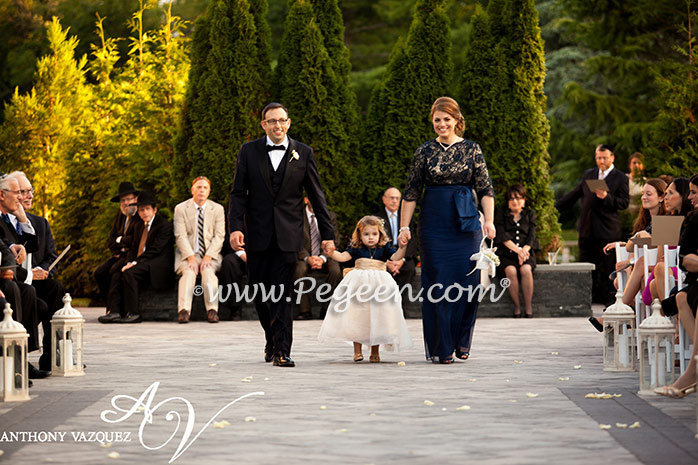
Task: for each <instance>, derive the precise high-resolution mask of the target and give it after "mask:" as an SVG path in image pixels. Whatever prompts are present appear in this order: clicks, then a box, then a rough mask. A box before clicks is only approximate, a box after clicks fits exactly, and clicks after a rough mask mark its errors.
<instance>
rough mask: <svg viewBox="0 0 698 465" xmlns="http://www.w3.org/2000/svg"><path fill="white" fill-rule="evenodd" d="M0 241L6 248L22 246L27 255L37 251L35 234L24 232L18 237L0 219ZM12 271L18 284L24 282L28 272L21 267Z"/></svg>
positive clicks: (10, 227) (12, 229) (14, 230)
mask: <svg viewBox="0 0 698 465" xmlns="http://www.w3.org/2000/svg"><path fill="white" fill-rule="evenodd" d="M34 232H35V233H36V230H34ZM0 239H2V240H3V241H4V242H5V244H7V245H8V246H10V245H12V244H21V245H23V246H24V249H25V250H26V252H27V253H28V254H30V253H31V254H33V253H35V252H36V251H37V249H38V240H37V237H36V234H27V233H26V232H24V233H23V234H22V235H21V236H20V235H19V234H17V230H16V229H15V228H14V227H13V226H12V225H11V224H7V223H5V222H4V221H3V220H2V219H0ZM33 266H34V265H33V264H32V267H33ZM14 271H15V279H16V280H17V281H18V282H24V280H25V279H27V274H28V272H27V270H25V269H24V268H22V267H21V266H18V267H17V268H15V269H14Z"/></svg>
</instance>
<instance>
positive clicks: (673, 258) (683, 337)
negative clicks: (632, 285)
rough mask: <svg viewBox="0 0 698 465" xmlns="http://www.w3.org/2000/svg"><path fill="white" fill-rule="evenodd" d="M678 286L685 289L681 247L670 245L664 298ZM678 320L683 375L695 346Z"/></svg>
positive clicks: (665, 251) (665, 250)
mask: <svg viewBox="0 0 698 465" xmlns="http://www.w3.org/2000/svg"><path fill="white" fill-rule="evenodd" d="M671 268H676V270H677V272H676V278H674V274H673V273H672V272H671ZM674 285H675V286H676V289H677V290H680V289H681V288H682V287H683V271H681V269H680V268H679V247H676V248H674V249H670V248H669V246H668V245H665V246H664V298H665V299H667V298H668V297H669V294H670V292H671V289H672V288H673V287H674ZM676 319H677V320H678V322H679V343H678V344H676V346H675V352H676V353H677V354H678V357H677V358H678V359H679V363H680V365H679V366H680V367H681V373H683V372H684V371H686V366H688V362H689V361H690V360H691V353H692V351H693V345H692V344H691V339H690V337H689V336H688V332H687V331H686V328H684V327H683V325H682V324H681V320H680V319H679V316H678V315H676Z"/></svg>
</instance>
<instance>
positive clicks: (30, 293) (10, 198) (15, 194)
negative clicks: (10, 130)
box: [0, 174, 50, 378]
mask: <svg viewBox="0 0 698 465" xmlns="http://www.w3.org/2000/svg"><path fill="white" fill-rule="evenodd" d="M23 197H24V195H23V193H22V190H21V189H20V188H19V181H18V180H17V178H16V177H14V176H10V175H7V174H1V175H0V215H1V216H2V219H0V239H2V241H3V242H4V243H5V244H6V245H7V246H8V248H9V249H10V251H11V252H12V254H13V255H14V262H15V264H17V265H22V264H23V263H24V262H25V260H26V259H27V253H34V252H36V250H37V237H36V231H35V230H34V227H33V226H32V224H31V223H30V222H29V219H28V218H27V214H26V213H25V212H24V207H23V206H22V199H23ZM12 274H13V278H12V279H14V282H15V284H16V286H17V287H18V289H19V292H20V301H21V309H20V308H19V307H20V306H19V305H17V310H18V312H17V315H21V317H20V316H18V318H17V321H19V322H21V323H22V325H23V326H24V328H25V329H26V330H27V333H29V340H28V342H27V348H28V351H29V352H33V351H35V350H38V349H39V331H38V329H39V328H38V324H39V315H44V314H45V313H46V312H47V311H48V309H47V305H46V303H45V302H44V301H42V300H41V299H39V298H38V297H37V295H36V289H35V288H34V287H32V286H31V285H29V284H26V283H25V281H26V280H27V277H28V271H27V270H26V269H24V268H23V267H21V266H18V267H17V268H14V270H13V273H12ZM3 292H4V291H3ZM49 374H50V373H49V372H48V371H44V370H39V369H37V368H35V367H34V366H33V365H32V364H29V377H30V378H45V377H46V376H48V375H49Z"/></svg>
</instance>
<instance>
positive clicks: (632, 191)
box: [628, 152, 645, 215]
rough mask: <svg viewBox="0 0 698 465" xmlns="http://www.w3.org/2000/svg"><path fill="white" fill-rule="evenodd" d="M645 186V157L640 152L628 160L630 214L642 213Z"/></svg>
mask: <svg viewBox="0 0 698 465" xmlns="http://www.w3.org/2000/svg"><path fill="white" fill-rule="evenodd" d="M644 185H645V157H644V155H642V153H640V152H635V153H633V154H632V155H630V158H629V159H628V194H629V196H630V204H628V212H629V213H630V214H632V215H636V214H637V213H638V212H639V211H640V206H641V201H640V197H641V196H642V186H644Z"/></svg>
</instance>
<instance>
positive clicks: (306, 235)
mask: <svg viewBox="0 0 698 465" xmlns="http://www.w3.org/2000/svg"><path fill="white" fill-rule="evenodd" d="M316 219H317V217H316ZM330 219H331V220H332V226H333V227H334V245H335V247H339V228H338V227H337V215H335V214H334V213H333V212H330ZM318 229H319V228H318ZM311 249H312V246H311V244H310V223H308V215H307V214H306V212H305V209H303V248H302V249H301V250H300V252H298V260H305V259H306V258H308V257H310V254H311ZM321 255H324V254H321ZM325 258H327V256H325Z"/></svg>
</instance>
